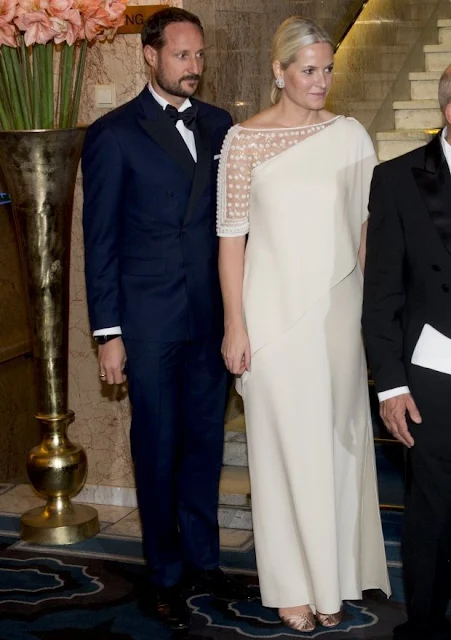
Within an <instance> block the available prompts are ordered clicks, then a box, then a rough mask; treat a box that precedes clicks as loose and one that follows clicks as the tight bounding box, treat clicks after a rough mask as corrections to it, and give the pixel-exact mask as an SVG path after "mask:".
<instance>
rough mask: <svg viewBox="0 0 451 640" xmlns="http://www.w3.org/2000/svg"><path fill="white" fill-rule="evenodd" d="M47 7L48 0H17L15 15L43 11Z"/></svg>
mask: <svg viewBox="0 0 451 640" xmlns="http://www.w3.org/2000/svg"><path fill="white" fill-rule="evenodd" d="M48 8H49V0H18V7H17V15H18V16H20V15H22V14H24V13H34V12H35V11H45V10H46V9H48Z"/></svg>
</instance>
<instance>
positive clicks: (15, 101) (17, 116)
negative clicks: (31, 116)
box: [2, 45, 25, 129]
mask: <svg viewBox="0 0 451 640" xmlns="http://www.w3.org/2000/svg"><path fill="white" fill-rule="evenodd" d="M11 49H12V47H8V46H6V45H3V46H2V53H3V60H4V62H5V68H6V75H7V78H8V86H9V87H10V90H11V92H10V99H11V107H12V110H13V121H14V127H15V129H25V120H24V117H23V114H22V108H21V105H20V98H19V89H18V87H17V84H16V79H15V76H14V69H13V64H12V60H11V58H12V56H11Z"/></svg>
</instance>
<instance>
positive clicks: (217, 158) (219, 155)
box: [213, 153, 221, 160]
mask: <svg viewBox="0 0 451 640" xmlns="http://www.w3.org/2000/svg"><path fill="white" fill-rule="evenodd" d="M220 157H221V154H220V153H218V154H217V155H216V156H213V160H219V158H220Z"/></svg>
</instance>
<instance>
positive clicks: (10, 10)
mask: <svg viewBox="0 0 451 640" xmlns="http://www.w3.org/2000/svg"><path fill="white" fill-rule="evenodd" d="M126 5H127V0H0V63H1V64H0V127H1V128H2V129H38V128H42V129H51V128H54V127H55V126H56V127H59V128H66V127H73V126H76V124H77V119H78V110H79V105H80V96H81V86H82V81H83V74H84V67H85V61H86V52H87V47H88V44H90V43H94V42H96V41H99V40H106V39H112V38H113V37H114V35H115V34H116V31H117V30H118V28H119V27H121V26H122V25H123V24H124V23H125V15H124V13H125V8H126ZM54 45H56V46H57V47H56V50H57V51H58V52H59V54H60V55H59V57H58V65H59V71H58V74H59V82H58V89H57V95H55V83H54V81H53V75H54V72H55V65H54Z"/></svg>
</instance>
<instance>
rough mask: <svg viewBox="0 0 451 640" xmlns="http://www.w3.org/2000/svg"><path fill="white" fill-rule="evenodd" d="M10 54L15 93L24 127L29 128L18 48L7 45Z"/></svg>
mask: <svg viewBox="0 0 451 640" xmlns="http://www.w3.org/2000/svg"><path fill="white" fill-rule="evenodd" d="M9 49H10V51H9V53H10V55H11V64H12V68H13V73H14V77H15V79H16V87H17V93H18V95H19V102H20V108H21V109H22V115H23V119H24V123H25V128H26V129H31V113H30V112H29V110H28V103H27V96H26V88H25V83H26V77H24V74H23V73H21V68H20V59H19V51H20V49H18V48H16V49H13V48H12V47H9Z"/></svg>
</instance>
